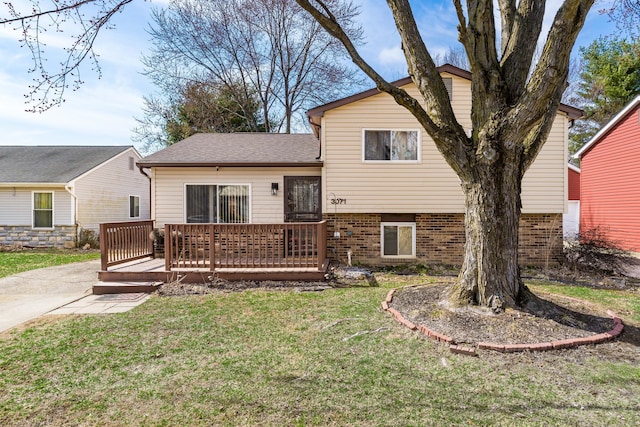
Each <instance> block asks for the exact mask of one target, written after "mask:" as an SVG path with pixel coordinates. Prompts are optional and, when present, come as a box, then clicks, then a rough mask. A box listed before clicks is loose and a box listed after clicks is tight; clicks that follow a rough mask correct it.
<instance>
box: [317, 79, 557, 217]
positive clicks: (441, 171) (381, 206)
mask: <svg viewBox="0 0 640 427" xmlns="http://www.w3.org/2000/svg"><path fill="white" fill-rule="evenodd" d="M443 77H451V78H452V79H453V82H452V83H453V99H452V106H453V109H454V112H455V113H456V115H457V117H458V120H459V122H460V123H461V124H462V126H463V127H464V128H465V130H467V131H469V130H470V128H471V119H470V111H471V93H470V91H471V88H470V82H469V81H468V80H466V79H463V78H459V77H456V76H452V75H448V74H443ZM405 89H406V90H407V91H408V92H409V93H410V94H411V95H412V96H414V97H416V98H418V99H419V93H418V91H417V89H416V88H415V86H414V85H413V84H410V85H407V86H405ZM566 127H567V120H566V119H565V118H564V116H563V115H561V114H559V115H558V117H557V119H556V120H555V122H554V125H553V128H552V131H551V134H550V136H549V140H548V142H547V144H545V146H544V147H543V149H542V150H541V152H540V154H539V155H538V159H537V160H536V162H535V163H534V164H533V165H532V167H531V168H530V170H529V171H528V172H527V173H526V175H525V178H524V181H523V191H522V197H523V212H525V213H553V212H555V213H561V212H563V210H564V209H565V199H566V165H565V163H566V152H567V151H566V149H567V142H566V140H567V138H566V132H567V131H566ZM363 129H390V130H394V129H397V130H408V129H417V130H419V131H420V143H421V146H420V152H421V156H420V159H419V161H418V162H417V163H416V162H407V163H404V164H403V163H399V162H389V163H385V162H375V163H372V162H363V161H362V134H363ZM321 138H322V144H323V147H322V150H323V160H324V168H323V195H324V199H325V200H330V199H332V198H340V199H344V202H343V203H342V204H338V205H336V204H330V203H326V202H325V203H324V204H323V212H329V213H334V212H337V213H366V212H379V213H462V212H464V197H463V194H462V190H461V188H460V180H459V179H458V177H457V176H456V174H455V173H454V172H453V170H452V169H451V168H450V167H449V165H448V164H447V163H446V162H445V160H444V159H443V158H442V155H441V154H440V153H439V152H438V150H437V148H436V147H435V144H434V143H433V140H432V139H431V138H430V137H429V136H428V135H427V133H426V132H425V131H424V130H422V127H421V126H420V125H419V123H418V122H417V120H416V119H415V118H413V116H412V115H411V114H410V113H409V112H408V111H407V110H406V109H404V108H403V107H401V106H399V105H397V104H396V103H395V101H394V100H393V98H391V96H389V95H387V94H384V93H380V94H377V95H374V96H371V97H368V98H365V99H363V100H360V101H356V102H353V103H350V104H347V105H344V106H341V107H338V108H335V109H332V110H328V111H326V112H325V114H324V117H323V118H322V135H321Z"/></svg>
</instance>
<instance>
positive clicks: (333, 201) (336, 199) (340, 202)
mask: <svg viewBox="0 0 640 427" xmlns="http://www.w3.org/2000/svg"><path fill="white" fill-rule="evenodd" d="M331 204H332V205H346V204H347V199H343V198H342V197H334V198H332V199H331Z"/></svg>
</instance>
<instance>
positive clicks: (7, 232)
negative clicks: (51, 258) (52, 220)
mask: <svg viewBox="0 0 640 427" xmlns="http://www.w3.org/2000/svg"><path fill="white" fill-rule="evenodd" d="M1 245H8V246H13V245H17V246H29V247H42V248H49V247H56V248H73V247H75V245H76V228H75V226H73V225H59V226H56V227H55V228H54V229H53V230H34V229H33V228H31V227H30V226H8V225H2V226H0V246H1Z"/></svg>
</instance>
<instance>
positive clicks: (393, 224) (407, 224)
mask: <svg viewBox="0 0 640 427" xmlns="http://www.w3.org/2000/svg"><path fill="white" fill-rule="evenodd" d="M385 227H411V255H386V254H385V253H384V228H385ZM380 256H381V257H382V258H415V257H416V223H415V222H381V223H380Z"/></svg>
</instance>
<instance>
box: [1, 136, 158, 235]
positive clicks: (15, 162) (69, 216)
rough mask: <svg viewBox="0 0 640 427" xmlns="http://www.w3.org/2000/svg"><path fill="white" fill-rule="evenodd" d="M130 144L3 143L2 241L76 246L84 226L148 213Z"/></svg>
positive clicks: (144, 187) (144, 181) (136, 155)
mask: <svg viewBox="0 0 640 427" xmlns="http://www.w3.org/2000/svg"><path fill="white" fill-rule="evenodd" d="M140 158H141V156H140V154H139V153H138V152H137V151H136V150H135V149H134V148H133V147H131V146H124V147H123V146H120V147H115V146H114V147H110V146H109V147H92V146H0V245H22V246H38V247H46V246H55V247H73V246H74V245H75V243H76V238H77V236H78V233H79V232H80V231H81V230H92V231H95V232H96V233H97V232H98V230H99V224H100V223H104V222H113V221H130V220H139V219H148V218H149V185H150V184H149V178H148V177H147V176H145V175H143V174H142V173H141V171H140V170H139V169H138V168H137V167H136V165H135V163H136V162H137V161H138V160H140Z"/></svg>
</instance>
